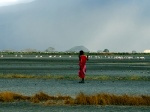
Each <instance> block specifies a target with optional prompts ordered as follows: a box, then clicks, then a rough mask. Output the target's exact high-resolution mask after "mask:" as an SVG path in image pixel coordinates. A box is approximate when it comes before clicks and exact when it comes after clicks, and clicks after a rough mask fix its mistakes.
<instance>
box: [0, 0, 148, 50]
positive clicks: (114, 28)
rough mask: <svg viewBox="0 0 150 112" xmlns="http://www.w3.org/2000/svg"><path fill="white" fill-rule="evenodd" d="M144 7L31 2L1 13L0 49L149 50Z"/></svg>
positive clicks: (88, 0) (92, 1)
mask: <svg viewBox="0 0 150 112" xmlns="http://www.w3.org/2000/svg"><path fill="white" fill-rule="evenodd" d="M141 3H142V4H141ZM148 3H149V1H147V0H145V1H144V2H141V1H140V0H136V1H135V0H122V1H120V0H115V1H114V0H107V1H105V2H104V0H36V1H34V2H31V3H28V4H19V5H15V6H9V7H3V8H0V38H1V44H0V48H1V49H8V48H10V49H17V50H21V49H25V48H35V49H39V50H45V49H46V48H48V47H54V48H56V50H58V51H59V50H63V51H64V50H68V49H70V48H71V47H74V46H76V45H84V46H85V47H87V48H88V49H89V50H91V51H97V50H99V49H100V50H103V49H105V48H108V49H110V51H116V52H118V51H120V52H121V51H132V50H136V51H143V50H144V49H150V48H149V45H148V40H149V36H150V34H149V32H150V23H149V19H150V17H149V15H148V12H149V10H150V9H149V4H148ZM145 40H147V41H145Z"/></svg>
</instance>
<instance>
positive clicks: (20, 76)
mask: <svg viewBox="0 0 150 112" xmlns="http://www.w3.org/2000/svg"><path fill="white" fill-rule="evenodd" d="M0 78H6V79H13V78H16V79H17V78H18V79H58V80H78V76H77V75H51V74H47V75H27V74H0ZM86 80H113V81H115V80H144V81H150V77H147V76H138V75H131V76H126V77H124V76H113V77H112V76H106V75H99V76H97V75H87V76H86Z"/></svg>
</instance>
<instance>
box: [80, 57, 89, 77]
mask: <svg viewBox="0 0 150 112" xmlns="http://www.w3.org/2000/svg"><path fill="white" fill-rule="evenodd" d="M79 58H80V59H79V67H80V69H79V74H78V75H79V77H80V78H84V77H85V72H86V61H87V56H85V55H81V56H80V57H79Z"/></svg>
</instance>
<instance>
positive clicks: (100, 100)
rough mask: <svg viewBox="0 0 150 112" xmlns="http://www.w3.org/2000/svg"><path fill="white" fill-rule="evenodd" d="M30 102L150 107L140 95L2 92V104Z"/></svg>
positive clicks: (144, 97)
mask: <svg viewBox="0 0 150 112" xmlns="http://www.w3.org/2000/svg"><path fill="white" fill-rule="evenodd" d="M16 101H28V102H32V103H41V104H44V105H129V106H150V96H148V95H139V96H131V95H130V96H129V95H126V94H124V95H114V94H108V93H99V94H93V95H87V94H84V93H82V92H81V93H79V94H78V95H77V96H76V97H75V98H72V97H71V96H62V95H58V96H51V95H48V94H46V93H44V92H39V93H37V94H35V95H33V96H25V95H21V94H18V93H14V92H9V91H6V92H1V93H0V102H16Z"/></svg>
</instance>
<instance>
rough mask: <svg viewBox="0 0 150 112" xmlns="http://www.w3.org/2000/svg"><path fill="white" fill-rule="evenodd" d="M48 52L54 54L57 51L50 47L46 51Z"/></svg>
mask: <svg viewBox="0 0 150 112" xmlns="http://www.w3.org/2000/svg"><path fill="white" fill-rule="evenodd" d="M45 51H46V52H54V51H55V48H53V47H49V48H47V49H46V50H45Z"/></svg>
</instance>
